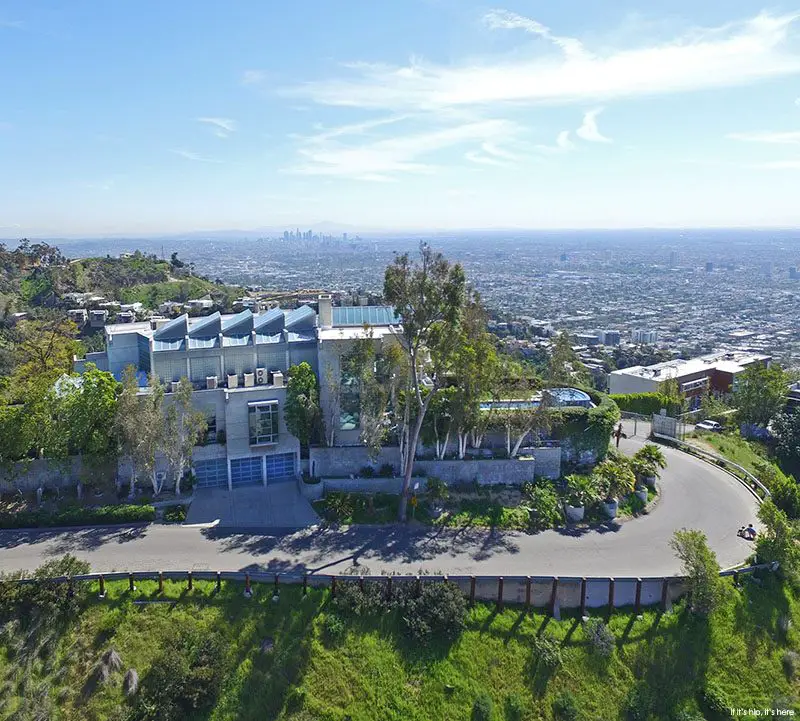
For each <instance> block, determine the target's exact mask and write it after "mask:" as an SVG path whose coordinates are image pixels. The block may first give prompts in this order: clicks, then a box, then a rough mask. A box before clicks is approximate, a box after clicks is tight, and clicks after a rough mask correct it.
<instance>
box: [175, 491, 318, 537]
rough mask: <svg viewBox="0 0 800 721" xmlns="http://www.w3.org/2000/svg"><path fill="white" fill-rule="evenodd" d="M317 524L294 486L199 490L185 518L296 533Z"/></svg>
mask: <svg viewBox="0 0 800 721" xmlns="http://www.w3.org/2000/svg"><path fill="white" fill-rule="evenodd" d="M316 523H319V516H317V514H316V513H315V511H314V509H313V508H312V507H311V504H310V503H309V502H308V501H307V500H306V499H305V498H304V497H303V496H302V495H300V492H299V491H298V490H297V484H296V483H294V482H291V483H276V484H274V485H268V486H266V487H264V486H263V485H254V486H240V487H239V488H234V489H233V490H230V491H229V490H228V489H227V488H198V489H197V490H196V491H195V494H194V500H193V501H192V503H191V505H190V506H189V512H188V514H187V516H186V524H187V525H200V524H203V525H208V524H214V525H215V526H217V527H219V528H261V529H265V528H269V529H272V530H273V531H274V530H276V529H282V530H284V531H285V530H297V529H300V528H306V527H307V526H313V525H315V524H316Z"/></svg>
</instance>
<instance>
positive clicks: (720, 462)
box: [652, 433, 772, 500]
mask: <svg viewBox="0 0 800 721" xmlns="http://www.w3.org/2000/svg"><path fill="white" fill-rule="evenodd" d="M652 435H653V438H657V439H658V440H660V441H665V442H666V443H669V444H671V445H674V446H676V447H677V448H678V449H679V450H681V451H683V452H684V453H689V454H690V455H693V456H696V457H697V458H700V459H702V460H704V461H706V462H708V463H713V464H714V465H717V466H720V467H721V468H724V469H725V470H726V471H728V473H730V474H731V475H733V476H735V477H736V478H737V479H738V480H739V481H741V482H742V483H743V484H744V485H745V486H747V488H748V489H749V490H750V491H752V492H753V493H754V494H755V495H756V497H757V498H758V499H759V500H764V499H766V498H769V497H770V496H771V495H772V494H771V493H770V491H769V488H767V487H766V486H765V485H764V484H763V483H762V482H761V481H759V480H758V478H756V477H755V476H754V475H753V474H752V473H750V471H748V470H747V469H746V468H743V467H742V466H740V465H739V464H738V463H734V462H733V461H731V460H729V459H727V458H725V457H724V456H718V455H717V454H716V453H712V452H711V451H707V450H706V449H705V448H700V446H695V445H692V444H691V443H686V441H681V440H679V439H678V438H673V437H672V436H665V435H662V434H661V433H653V434H652Z"/></svg>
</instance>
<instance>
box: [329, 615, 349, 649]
mask: <svg viewBox="0 0 800 721" xmlns="http://www.w3.org/2000/svg"><path fill="white" fill-rule="evenodd" d="M324 623H325V625H324V628H323V631H324V633H325V638H327V639H328V640H329V641H333V642H338V641H341V640H342V639H343V638H344V635H345V633H346V632H347V629H346V627H345V625H344V621H342V619H341V618H340V617H339V616H337V615H336V614H335V613H329V614H328V615H327V616H325V622H324Z"/></svg>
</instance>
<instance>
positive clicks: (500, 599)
mask: <svg viewBox="0 0 800 721" xmlns="http://www.w3.org/2000/svg"><path fill="white" fill-rule="evenodd" d="M503 584H504V579H503V577H502V576H499V577H498V579H497V610H498V611H501V610H502V609H503Z"/></svg>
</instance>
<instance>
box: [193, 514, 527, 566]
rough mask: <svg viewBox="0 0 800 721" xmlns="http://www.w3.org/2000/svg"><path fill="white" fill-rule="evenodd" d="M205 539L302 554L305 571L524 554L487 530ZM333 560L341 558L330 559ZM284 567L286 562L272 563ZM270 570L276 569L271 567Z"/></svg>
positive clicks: (211, 533)
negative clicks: (372, 562) (344, 564)
mask: <svg viewBox="0 0 800 721" xmlns="http://www.w3.org/2000/svg"><path fill="white" fill-rule="evenodd" d="M202 534H203V536H205V537H206V538H207V539H209V540H213V541H216V542H218V543H219V544H220V545H221V546H222V548H223V550H225V551H238V552H245V553H250V554H253V555H266V554H270V553H276V552H277V553H285V554H290V555H293V556H302V557H303V563H302V564H299V563H298V564H295V567H296V568H297V569H300V570H308V571H309V572H315V571H321V570H323V569H324V568H327V567H330V566H333V565H338V564H340V563H342V562H350V563H351V564H352V565H361V564H362V562H368V561H369V560H375V561H380V562H383V563H391V562H393V563H412V564H413V563H419V562H424V561H430V560H433V559H435V558H437V557H441V556H443V555H450V556H452V557H456V556H458V555H460V554H462V553H467V554H469V556H470V557H471V558H472V559H473V560H476V561H478V560H485V559H488V558H491V557H492V556H494V555H496V554H515V553H519V546H518V545H517V543H516V541H515V540H514V539H515V535H514V534H512V533H507V532H499V531H493V530H491V529H486V528H468V529H463V528H462V529H430V528H424V529H423V528H419V527H414V526H402V525H399V524H398V525H385V526H349V527H344V528H338V527H320V528H315V529H309V530H306V531H299V532H294V533H286V534H280V533H263V534H257V533H242V532H241V531H238V530H235V529H219V528H208V529H204V530H203V531H202ZM331 557H334V558H337V559H338V560H336V561H331ZM271 563H282V562H271ZM270 570H271V569H270Z"/></svg>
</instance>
